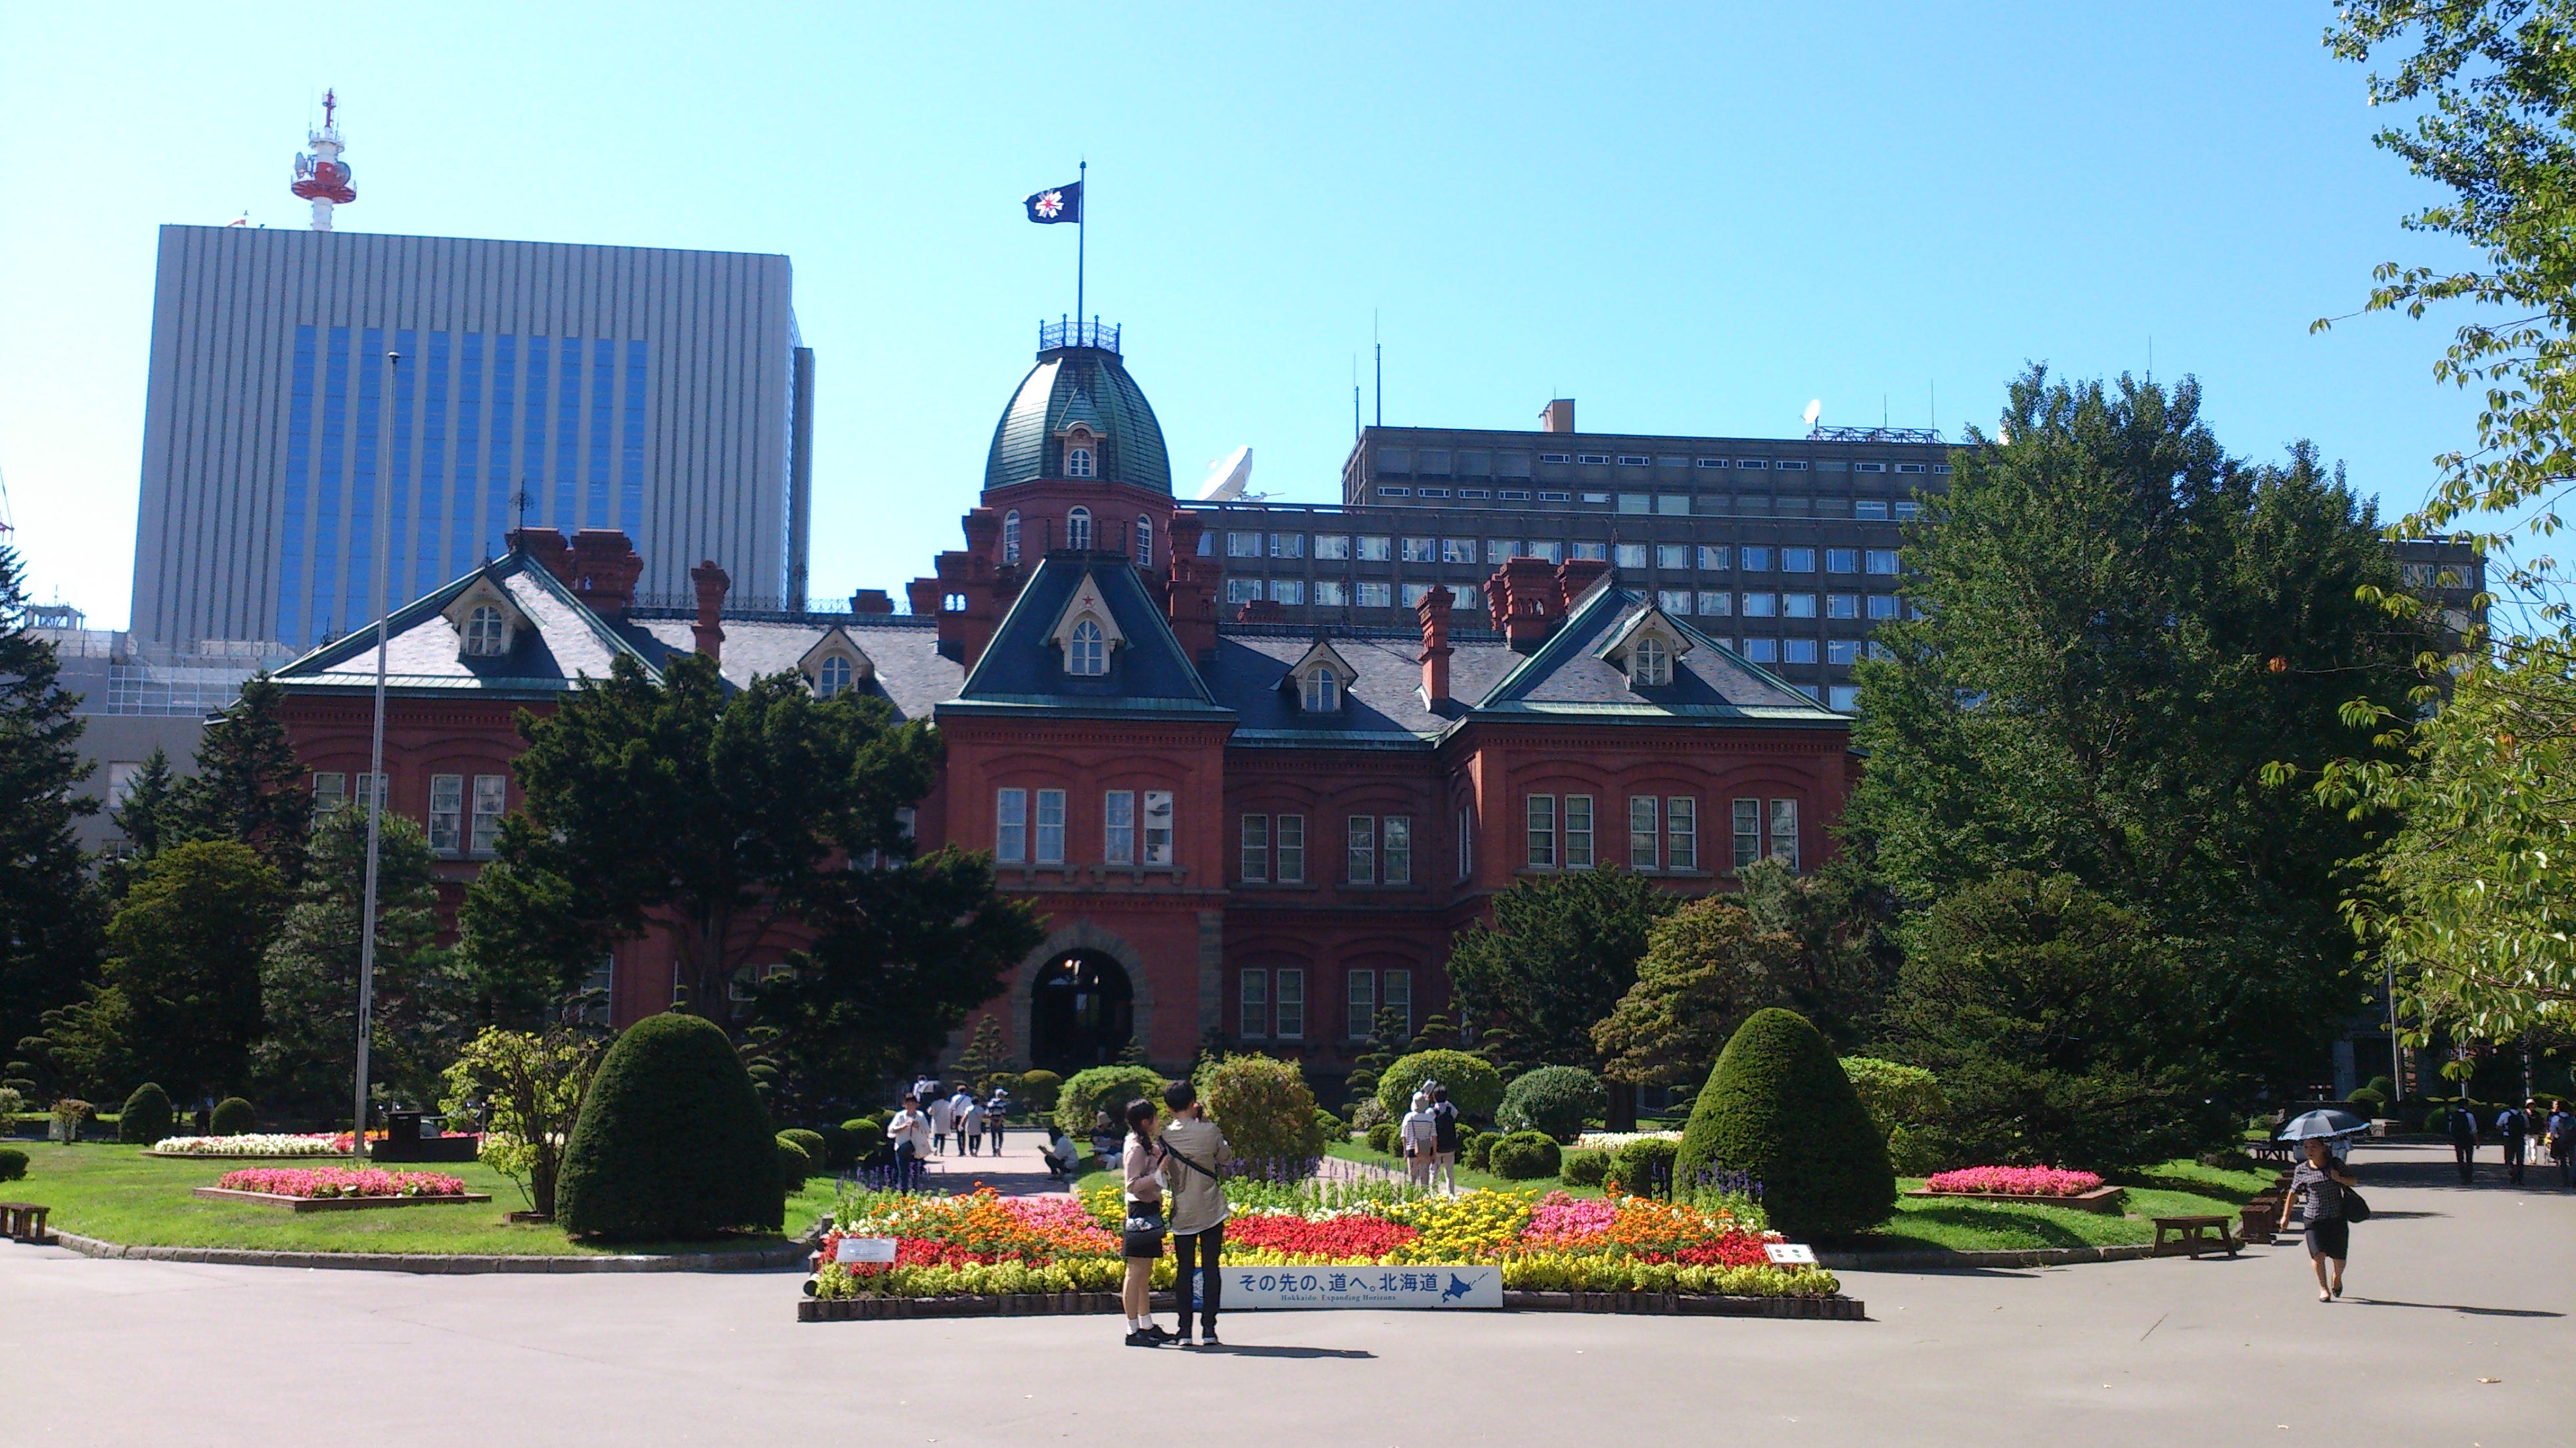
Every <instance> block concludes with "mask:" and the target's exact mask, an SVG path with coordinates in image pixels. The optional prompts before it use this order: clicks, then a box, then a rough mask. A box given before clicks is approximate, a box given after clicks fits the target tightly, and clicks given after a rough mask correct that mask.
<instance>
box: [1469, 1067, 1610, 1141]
mask: <svg viewBox="0 0 2576 1448" xmlns="http://www.w3.org/2000/svg"><path fill="white" fill-rule="evenodd" d="M1609 1109H1610V1093H1609V1092H1607V1091H1604V1090H1602V1089H1601V1078H1600V1077H1598V1076H1595V1075H1593V1074H1592V1073H1591V1072H1589V1071H1586V1070H1584V1069H1583V1068H1582V1067H1580V1066H1541V1067H1539V1068H1538V1069H1537V1070H1535V1071H1526V1072H1523V1073H1522V1074H1520V1075H1519V1076H1516V1077H1514V1078H1512V1085H1511V1089H1510V1090H1508V1091H1505V1092H1504V1093H1503V1108H1502V1110H1501V1111H1500V1112H1498V1113H1496V1114H1495V1116H1494V1124H1495V1125H1496V1126H1499V1127H1501V1128H1502V1129H1503V1130H1505V1131H1543V1132H1545V1133H1547V1134H1548V1135H1549V1136H1551V1137H1554V1138H1555V1139H1556V1140H1558V1141H1572V1140H1574V1138H1576V1137H1578V1136H1581V1135H1582V1134H1583V1124H1584V1123H1585V1122H1587V1121H1589V1120H1591V1119H1592V1118H1593V1117H1595V1116H1598V1115H1600V1114H1601V1113H1603V1112H1605V1111H1607V1110H1609Z"/></svg>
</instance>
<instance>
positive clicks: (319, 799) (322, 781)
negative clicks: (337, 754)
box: [313, 769, 349, 816]
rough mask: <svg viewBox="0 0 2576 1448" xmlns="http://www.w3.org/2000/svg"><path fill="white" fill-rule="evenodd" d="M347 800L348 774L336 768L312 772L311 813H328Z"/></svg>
mask: <svg viewBox="0 0 2576 1448" xmlns="http://www.w3.org/2000/svg"><path fill="white" fill-rule="evenodd" d="M348 802H349V776H348V775H347V774H345V773H343V772H341V771H339V770H336V769H317V770H315V771H314V772H313V813H314V814H315V815H317V816H319V815H326V814H329V813H330V812H331V811H333V810H335V809H338V808H339V807H340V806H342V805H344V804H347V803H348Z"/></svg>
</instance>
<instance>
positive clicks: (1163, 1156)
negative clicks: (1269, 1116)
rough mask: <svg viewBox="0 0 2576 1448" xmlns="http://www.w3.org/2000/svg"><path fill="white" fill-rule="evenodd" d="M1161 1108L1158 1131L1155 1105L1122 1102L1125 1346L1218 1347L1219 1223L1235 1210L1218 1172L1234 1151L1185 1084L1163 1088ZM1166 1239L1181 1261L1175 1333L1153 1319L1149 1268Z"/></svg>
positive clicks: (1121, 1301) (1175, 1283)
mask: <svg viewBox="0 0 2576 1448" xmlns="http://www.w3.org/2000/svg"><path fill="white" fill-rule="evenodd" d="M1163 1104H1164V1105H1165V1106H1167V1107H1169V1108H1170V1109H1171V1113H1172V1115H1171V1119H1170V1120H1169V1121H1167V1122H1165V1123H1163V1126H1162V1129H1161V1130H1159V1131H1157V1130H1156V1129H1155V1121H1156V1119H1157V1116H1158V1113H1157V1112H1156V1111H1155V1109H1154V1103H1153V1102H1151V1101H1147V1100H1143V1099H1141V1098H1140V1099H1138V1100H1135V1101H1130V1102H1128V1103H1127V1142H1126V1147H1125V1149H1124V1151H1123V1152H1122V1153H1121V1158H1120V1160H1121V1164H1122V1166H1123V1168H1124V1173H1123V1174H1124V1177H1125V1182H1124V1185H1123V1187H1122V1188H1121V1196H1122V1199H1123V1200H1124V1201H1125V1203H1126V1207H1127V1219H1126V1222H1125V1230H1124V1231H1123V1232H1122V1233H1121V1234H1120V1251H1121V1255H1123V1256H1124V1257H1125V1259H1126V1264H1127V1273H1126V1278H1125V1280H1124V1282H1123V1283H1122V1284H1121V1285H1120V1288H1119V1293H1118V1300H1119V1304H1120V1306H1121V1307H1122V1308H1123V1309H1124V1310H1125V1312H1126V1314H1127V1345H1128V1346H1129V1347H1161V1346H1162V1345H1163V1344H1165V1343H1169V1342H1177V1343H1179V1344H1180V1345H1181V1346H1183V1347H1196V1346H1201V1345H1204V1346H1207V1347H1218V1346H1221V1344H1220V1343H1219V1342H1218V1341H1217V1335H1216V1310H1217V1302H1218V1299H1219V1297H1220V1296H1221V1295H1222V1290H1223V1287H1224V1275H1223V1274H1222V1273H1221V1272H1219V1271H1218V1269H1217V1259H1218V1258H1219V1257H1220V1256H1221V1255H1222V1254H1223V1253H1224V1251H1225V1219H1226V1218H1227V1217H1228V1216H1230V1215H1232V1213H1233V1208H1232V1207H1231V1206H1229V1205H1228V1204H1227V1202H1226V1199H1225V1181H1224V1178H1223V1176H1222V1172H1223V1170H1224V1168H1225V1165H1226V1163H1228V1162H1231V1161H1233V1160H1234V1149H1233V1148H1232V1147H1231V1146H1229V1145H1227V1143H1226V1139H1225V1133H1224V1132H1223V1131H1220V1130H1218V1129H1217V1125H1216V1123H1215V1122H1213V1121H1210V1120H1208V1119H1207V1108H1205V1107H1204V1106H1202V1105H1200V1104H1199V1098H1198V1092H1197V1090H1196V1089H1194V1088H1193V1087H1192V1086H1191V1085H1190V1083H1189V1082H1187V1081H1175V1082H1173V1083H1172V1084H1171V1085H1169V1086H1166V1087H1164V1088H1163ZM1165 1236H1169V1237H1170V1238H1171V1239H1172V1248H1173V1252H1174V1254H1175V1255H1176V1256H1177V1257H1178V1259H1179V1261H1178V1264H1177V1265H1178V1266H1179V1268H1180V1270H1179V1271H1178V1272H1177V1273H1175V1274H1174V1276H1173V1282H1172V1296H1173V1299H1174V1301H1175V1302H1176V1304H1177V1306H1178V1310H1179V1314H1180V1331H1179V1332H1178V1333H1169V1332H1165V1331H1163V1329H1162V1328H1161V1326H1160V1325H1158V1324H1157V1323H1156V1322H1155V1321H1154V1297H1153V1292H1154V1263H1155V1261H1156V1260H1157V1259H1159V1258H1160V1257H1161V1256H1162V1255H1163V1238H1164V1237H1165ZM1194 1312H1195V1316H1196V1329H1195V1331H1193V1325H1192V1317H1193V1313H1194Z"/></svg>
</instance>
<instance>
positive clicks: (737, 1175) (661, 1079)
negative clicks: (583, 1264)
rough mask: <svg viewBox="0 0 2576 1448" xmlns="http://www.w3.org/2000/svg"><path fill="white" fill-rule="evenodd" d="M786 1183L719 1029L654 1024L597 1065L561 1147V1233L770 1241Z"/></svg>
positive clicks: (763, 1120) (670, 1021) (669, 1021)
mask: <svg viewBox="0 0 2576 1448" xmlns="http://www.w3.org/2000/svg"><path fill="white" fill-rule="evenodd" d="M798 1151H799V1153H800V1154H801V1153H802V1151H803V1148H801V1147H800V1148H798ZM779 1176H780V1166H779V1151H778V1144H777V1140H776V1138H775V1137H774V1136H773V1135H772V1134H771V1132H770V1129H769V1113H768V1111H767V1110H766V1109H764V1108H763V1107H762V1106H761V1104H760V1096H759V1093H758V1092H757V1091H755V1090H754V1089H753V1087H752V1084H751V1075H750V1073H749V1072H747V1071H745V1070H744V1069H743V1065H742V1060H741V1058H740V1057H738V1056H736V1055H735V1054H734V1049H733V1043H732V1042H731V1041H728V1040H727V1039H725V1033H724V1032H723V1030H722V1029H720V1028H718V1027H717V1026H716V1024H715V1023H714V1022H712V1021H709V1020H706V1019H705V1018H703V1017H700V1016H684V1015H677V1014H664V1015H658V1016H647V1017H645V1018H644V1019H643V1020H640V1021H638V1022H636V1023H635V1024H634V1025H632V1026H629V1027H628V1028H627V1029H626V1033H625V1034H624V1035H621V1036H619V1037H618V1038H617V1040H616V1042H615V1043H614V1044H612V1045H611V1046H610V1047H609V1048H608V1052H607V1054H606V1055H605V1056H603V1057H601V1059H600V1063H599V1072H598V1075H596V1076H595V1077H593V1078H592V1080H591V1084H590V1094H589V1095H588V1096H587V1097H585V1098H584V1099H583V1101H582V1104H581V1118H580V1120H579V1121H577V1122H576V1123H575V1124H574V1126H573V1129H572V1140H571V1141H570V1142H569V1143H568V1144H567V1145H566V1146H565V1148H564V1164H563V1182H562V1185H561V1186H560V1187H559V1188H558V1189H557V1197H558V1200H557V1204H556V1212H557V1215H558V1220H560V1221H561V1222H562V1223H563V1228H564V1231H565V1232H566V1233H568V1234H570V1235H572V1236H576V1237H596V1238H601V1239H603V1240H608V1241H657V1240H660V1241H679V1240H686V1239H690V1238H697V1237H709V1236H714V1235H716V1234H718V1233H721V1232H728V1231H736V1230H742V1229H759V1230H764V1231H773V1232H774V1231H776V1230H778V1225H779V1222H780V1220H781V1219H782V1217H783V1216H784V1214H785V1206H786V1203H785V1198H784V1195H783V1194H782V1193H781V1192H780V1190H779Z"/></svg>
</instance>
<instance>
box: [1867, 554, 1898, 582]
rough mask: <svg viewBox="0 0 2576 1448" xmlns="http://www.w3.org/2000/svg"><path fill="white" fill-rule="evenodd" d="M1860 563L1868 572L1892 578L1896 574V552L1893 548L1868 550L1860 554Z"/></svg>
mask: <svg viewBox="0 0 2576 1448" xmlns="http://www.w3.org/2000/svg"><path fill="white" fill-rule="evenodd" d="M1861 562H1862V565H1863V567H1864V568H1865V570H1866V571H1868V572H1871V573H1876V574H1882V575H1885V576H1889V577H1893V576H1894V575H1895V573H1896V550H1895V549H1893V548H1871V549H1868V550H1866V551H1864V552H1863V553H1862V555H1861Z"/></svg>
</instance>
